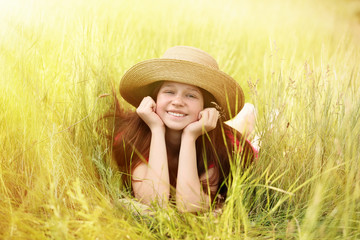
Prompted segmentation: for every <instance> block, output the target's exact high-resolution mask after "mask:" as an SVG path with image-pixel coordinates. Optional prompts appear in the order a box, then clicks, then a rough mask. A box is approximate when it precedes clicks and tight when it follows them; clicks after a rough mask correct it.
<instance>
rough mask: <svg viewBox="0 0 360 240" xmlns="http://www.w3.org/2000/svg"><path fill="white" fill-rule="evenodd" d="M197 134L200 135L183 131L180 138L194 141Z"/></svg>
mask: <svg viewBox="0 0 360 240" xmlns="http://www.w3.org/2000/svg"><path fill="white" fill-rule="evenodd" d="M199 136H200V135H198V134H194V133H192V132H187V131H183V132H182V134H181V140H184V139H187V140H193V141H196V139H197V138H198V137H199Z"/></svg>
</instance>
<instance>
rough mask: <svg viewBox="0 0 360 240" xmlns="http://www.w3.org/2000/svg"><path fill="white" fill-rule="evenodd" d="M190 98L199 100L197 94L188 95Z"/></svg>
mask: <svg viewBox="0 0 360 240" xmlns="http://www.w3.org/2000/svg"><path fill="white" fill-rule="evenodd" d="M186 96H187V97H189V98H197V96H196V95H195V94H192V93H189V94H187V95H186Z"/></svg>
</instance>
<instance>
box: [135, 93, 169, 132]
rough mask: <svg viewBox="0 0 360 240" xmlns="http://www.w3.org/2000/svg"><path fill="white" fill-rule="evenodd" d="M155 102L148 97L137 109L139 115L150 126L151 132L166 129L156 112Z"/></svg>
mask: <svg viewBox="0 0 360 240" xmlns="http://www.w3.org/2000/svg"><path fill="white" fill-rule="evenodd" d="M155 109H156V103H155V101H154V100H153V99H152V98H151V97H149V96H147V97H144V98H143V100H142V101H141V103H140V105H139V107H138V108H137V109H136V113H137V115H138V116H139V117H140V118H141V119H142V120H143V121H144V122H145V123H146V124H147V125H148V126H149V128H150V130H151V131H152V130H154V129H156V128H161V129H165V126H164V123H163V121H162V120H161V118H160V117H159V115H157V114H156V112H155Z"/></svg>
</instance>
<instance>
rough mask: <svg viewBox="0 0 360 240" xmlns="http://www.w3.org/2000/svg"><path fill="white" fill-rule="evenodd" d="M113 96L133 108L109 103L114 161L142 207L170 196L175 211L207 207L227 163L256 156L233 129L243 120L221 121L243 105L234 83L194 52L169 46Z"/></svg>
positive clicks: (129, 75) (221, 188)
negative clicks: (113, 112) (113, 117)
mask: <svg viewBox="0 0 360 240" xmlns="http://www.w3.org/2000/svg"><path fill="white" fill-rule="evenodd" d="M120 94H121V96H122V97H123V98H124V99H125V100H126V101H127V102H128V103H130V104H131V105H133V106H135V107H136V108H137V109H136V112H127V111H125V110H124V109H123V108H122V107H120V104H119V102H118V101H116V121H115V132H114V136H115V137H114V146H113V153H114V158H115V160H116V162H117V163H118V165H119V168H120V169H121V170H122V171H123V172H125V173H128V175H124V176H130V177H129V178H126V177H124V181H125V182H127V183H131V186H132V191H133V194H134V196H135V197H136V198H137V199H139V200H140V201H141V202H143V203H145V204H147V205H149V204H151V203H152V202H154V201H156V202H158V203H159V204H161V205H163V204H167V203H168V201H169V200H173V201H174V202H175V204H176V206H177V208H178V209H179V210H180V211H190V212H196V211H201V210H204V209H207V208H209V206H210V205H211V203H212V201H213V200H214V199H215V198H216V196H217V194H219V195H222V196H224V195H225V194H226V190H227V189H226V185H227V184H223V183H226V180H227V178H228V175H229V171H230V161H232V160H233V159H235V160H241V161H242V162H241V163H242V165H243V166H246V165H247V164H249V163H251V162H252V161H253V159H254V157H255V156H256V154H257V152H256V150H255V149H254V148H253V147H252V146H251V145H250V143H249V142H248V141H245V139H244V137H243V136H242V135H241V133H240V132H238V131H236V130H235V129H236V128H237V129H243V126H240V125H241V122H242V121H243V120H244V117H240V118H239V117H236V118H235V119H233V120H231V121H229V122H228V124H224V122H225V121H227V120H229V119H230V118H231V117H233V116H235V115H236V114H238V113H239V111H240V110H241V109H242V108H243V106H244V94H243V91H242V89H241V87H240V86H239V85H238V83H237V82H236V81H235V80H234V79H232V78H231V77H230V76H229V75H227V74H225V73H224V72H222V71H220V70H219V68H218V65H217V62H216V61H215V60H214V59H213V58H212V57H211V56H210V55H209V54H207V53H206V52H204V51H202V50H200V49H197V48H193V47H187V46H176V47H173V48H170V49H168V50H167V51H166V52H165V54H164V55H163V57H162V58H159V59H151V60H147V61H143V62H140V63H138V64H136V65H135V66H133V67H132V68H130V69H129V70H128V71H127V72H126V73H125V75H124V76H123V78H122V79H121V82H120ZM238 116H239V115H238ZM249 116H250V117H251V114H250V115H249ZM249 119H250V118H249ZM230 125H231V126H232V127H234V128H235V129H234V128H232V127H230ZM250 125H252V128H253V125H254V118H253V120H250Z"/></svg>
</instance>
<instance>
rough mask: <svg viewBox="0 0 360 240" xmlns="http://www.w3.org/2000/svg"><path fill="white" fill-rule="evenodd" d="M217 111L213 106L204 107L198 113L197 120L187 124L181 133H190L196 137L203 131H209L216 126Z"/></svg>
mask: <svg viewBox="0 0 360 240" xmlns="http://www.w3.org/2000/svg"><path fill="white" fill-rule="evenodd" d="M218 119H219V112H218V111H217V110H216V109H215V108H205V109H204V110H202V111H201V112H200V113H199V120H198V121H196V122H193V123H190V124H189V125H187V126H186V127H185V129H184V131H183V134H191V135H192V136H193V137H195V138H198V137H199V136H201V135H202V134H204V133H205V132H210V131H211V130H213V129H214V128H215V127H216V124H217V121H218Z"/></svg>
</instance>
